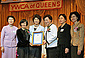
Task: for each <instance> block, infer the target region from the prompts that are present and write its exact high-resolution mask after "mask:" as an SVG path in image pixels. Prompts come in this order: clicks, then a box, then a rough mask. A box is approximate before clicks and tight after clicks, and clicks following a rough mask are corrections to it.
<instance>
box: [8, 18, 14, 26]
mask: <svg viewBox="0 0 85 58" xmlns="http://www.w3.org/2000/svg"><path fill="white" fill-rule="evenodd" d="M8 23H9V25H13V23H14V19H13V18H11V17H9V18H8Z"/></svg>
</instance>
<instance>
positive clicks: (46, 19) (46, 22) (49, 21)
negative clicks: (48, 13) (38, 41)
mask: <svg viewBox="0 0 85 58" xmlns="http://www.w3.org/2000/svg"><path fill="white" fill-rule="evenodd" d="M44 21H45V24H46V25H47V26H48V25H49V24H50V23H51V20H50V19H49V18H48V17H46V18H45V19H44Z"/></svg>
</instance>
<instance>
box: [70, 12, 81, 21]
mask: <svg viewBox="0 0 85 58" xmlns="http://www.w3.org/2000/svg"><path fill="white" fill-rule="evenodd" d="M73 14H75V15H76V17H78V19H77V21H79V20H80V15H79V13H78V12H76V11H75V12H71V13H70V16H69V19H70V21H71V16H72V15H73Z"/></svg>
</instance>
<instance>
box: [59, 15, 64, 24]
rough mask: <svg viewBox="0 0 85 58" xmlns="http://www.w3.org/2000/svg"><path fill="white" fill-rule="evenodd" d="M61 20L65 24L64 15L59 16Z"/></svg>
mask: <svg viewBox="0 0 85 58" xmlns="http://www.w3.org/2000/svg"><path fill="white" fill-rule="evenodd" d="M59 22H60V24H63V23H65V22H66V20H65V18H64V17H63V16H62V15H61V16H60V17H59Z"/></svg>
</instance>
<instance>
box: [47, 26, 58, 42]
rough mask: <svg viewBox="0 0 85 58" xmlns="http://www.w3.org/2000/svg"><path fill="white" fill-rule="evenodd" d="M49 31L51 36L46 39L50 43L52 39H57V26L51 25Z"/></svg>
mask: <svg viewBox="0 0 85 58" xmlns="http://www.w3.org/2000/svg"><path fill="white" fill-rule="evenodd" d="M50 31H51V32H50V33H49V34H50V35H51V38H50V39H49V40H48V42H49V43H50V41H51V42H52V41H53V40H55V39H56V40H57V27H56V26H53V27H52V28H51V30H50Z"/></svg>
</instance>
